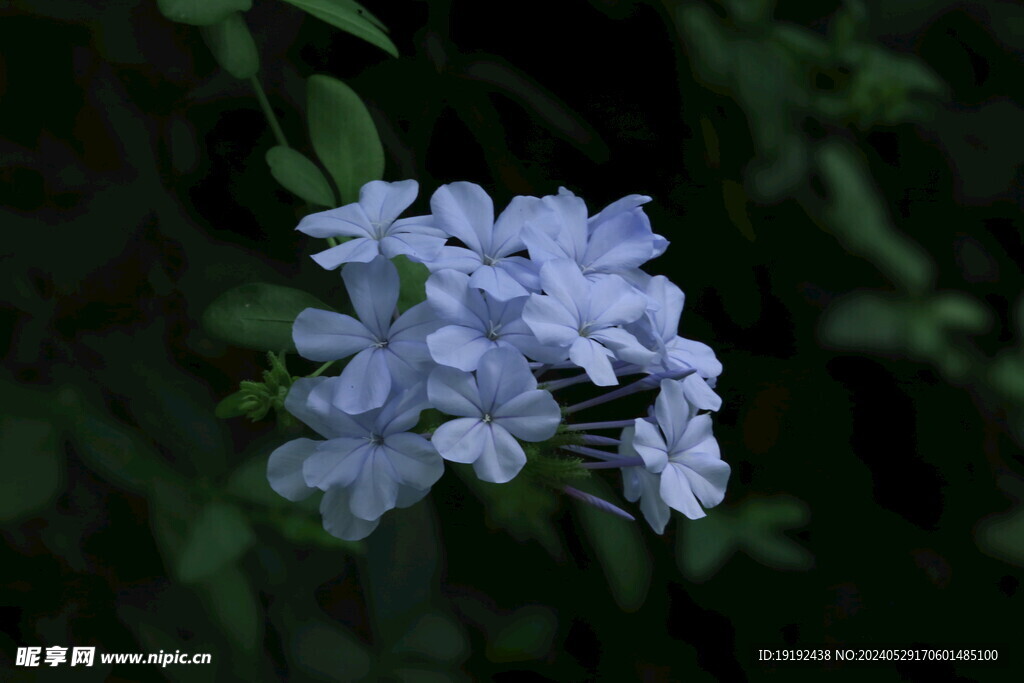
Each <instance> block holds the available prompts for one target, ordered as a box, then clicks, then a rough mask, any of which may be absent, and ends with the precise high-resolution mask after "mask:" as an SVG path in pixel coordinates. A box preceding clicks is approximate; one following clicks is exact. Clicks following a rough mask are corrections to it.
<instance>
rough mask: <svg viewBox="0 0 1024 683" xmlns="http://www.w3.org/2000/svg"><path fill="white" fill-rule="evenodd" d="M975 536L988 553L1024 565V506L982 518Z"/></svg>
mask: <svg viewBox="0 0 1024 683" xmlns="http://www.w3.org/2000/svg"><path fill="white" fill-rule="evenodd" d="M974 538H975V541H976V542H977V544H978V547H979V548H981V550H982V551H983V552H984V553H985V554H986V555H991V556H992V557H995V558H998V559H1000V560H1003V561H1004V562H1009V563H1010V564H1014V565H1017V566H1018V567H1024V507H1018V508H1017V509H1015V510H1013V511H1012V512H1010V513H1009V514H1005V515H998V516H991V517H988V518H986V519H984V520H982V521H981V523H980V524H979V525H978V527H977V529H976V531H975V534H974Z"/></svg>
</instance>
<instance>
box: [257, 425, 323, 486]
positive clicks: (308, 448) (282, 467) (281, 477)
mask: <svg viewBox="0 0 1024 683" xmlns="http://www.w3.org/2000/svg"><path fill="white" fill-rule="evenodd" d="M320 443H321V442H320V441H314V440H312V439H293V440H292V441H289V442H288V443H286V444H284V445H283V446H280V447H278V448H277V449H275V450H274V452H273V453H271V454H270V460H269V461H268V462H267V481H269V482H270V488H272V489H274V490H275V491H277V493H278V494H280V495H282V496H284V497H285V498H287V499H288V500H291V501H299V500H303V499H305V498H307V497H309V494H311V493H313V491H315V490H316V489H315V488H313V487H310V486H309V485H307V484H306V479H305V478H304V477H303V476H302V465H303V463H305V462H306V458H308V457H309V456H311V455H312V454H313V452H314V451H316V448H317V446H319V445H320Z"/></svg>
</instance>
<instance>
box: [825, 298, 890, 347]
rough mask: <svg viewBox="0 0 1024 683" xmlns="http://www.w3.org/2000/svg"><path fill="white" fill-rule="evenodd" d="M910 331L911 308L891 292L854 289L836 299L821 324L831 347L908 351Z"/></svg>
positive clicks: (826, 341)
mask: <svg viewBox="0 0 1024 683" xmlns="http://www.w3.org/2000/svg"><path fill="white" fill-rule="evenodd" d="M909 333H910V328H909V319H908V311H907V310H906V306H905V305H904V303H903V302H902V301H900V300H899V299H897V298H896V297H894V296H892V295H889V294H880V293H874V292H853V293H851V294H848V295H846V296H844V297H842V298H839V299H837V300H836V301H834V302H833V303H832V304H831V305H830V306H829V307H828V309H827V310H826V311H825V313H824V315H822V317H821V322H820V324H819V327H818V336H819V339H820V340H821V342H822V343H823V344H825V345H827V346H832V347H837V348H842V349H853V350H857V351H865V350H872V351H882V352H887V353H895V354H900V353H903V352H905V351H906V349H907V346H908V343H909V341H908V335H909Z"/></svg>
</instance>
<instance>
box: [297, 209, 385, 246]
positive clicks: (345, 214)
mask: <svg viewBox="0 0 1024 683" xmlns="http://www.w3.org/2000/svg"><path fill="white" fill-rule="evenodd" d="M295 229H296V230H298V231H299V232H302V233H305V234H307V235H309V236H310V237H320V238H325V237H370V236H371V234H372V231H373V228H372V227H371V226H370V220H369V218H367V217H366V212H365V211H363V208H362V207H361V206H359V205H358V204H346V205H345V206H341V207H338V208H337V209H329V210H327V211H318V212H316V213H311V214H309V215H308V216H306V217H305V218H303V219H302V220H301V221H299V226H298V227H297V228H295Z"/></svg>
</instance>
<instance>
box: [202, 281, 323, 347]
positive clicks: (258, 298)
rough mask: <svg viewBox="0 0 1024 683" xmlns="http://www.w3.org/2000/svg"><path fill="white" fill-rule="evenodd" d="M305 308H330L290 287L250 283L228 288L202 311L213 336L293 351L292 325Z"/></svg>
mask: <svg viewBox="0 0 1024 683" xmlns="http://www.w3.org/2000/svg"><path fill="white" fill-rule="evenodd" d="M307 308H320V309H324V310H328V311H329V310H331V308H330V306H328V305H326V304H325V303H323V302H322V301H320V300H319V299H317V298H316V297H315V296H313V295H312V294H307V293H306V292H303V291H302V290H298V289H292V288H291V287H281V286H280V285H271V284H267V283H265V282H251V283H249V284H245V285H239V286H238V287H234V288H232V289H229V290H228V291H226V292H224V293H223V294H221V295H220V296H219V297H217V299H216V300H214V302H213V303H211V304H210V306H209V307H208V308H207V309H206V311H205V312H204V313H203V327H205V328H206V331H207V332H208V333H209V334H210V335H211V336H213V337H217V338H218V339H220V340H221V341H225V342H227V343H229V344H235V345H237V346H244V347H246V348H250V349H258V350H260V351H281V350H286V351H292V352H294V351H295V344H294V342H293V341H292V324H293V323H294V322H295V318H296V316H298V315H299V313H301V312H302V311H304V310H305V309H307Z"/></svg>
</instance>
